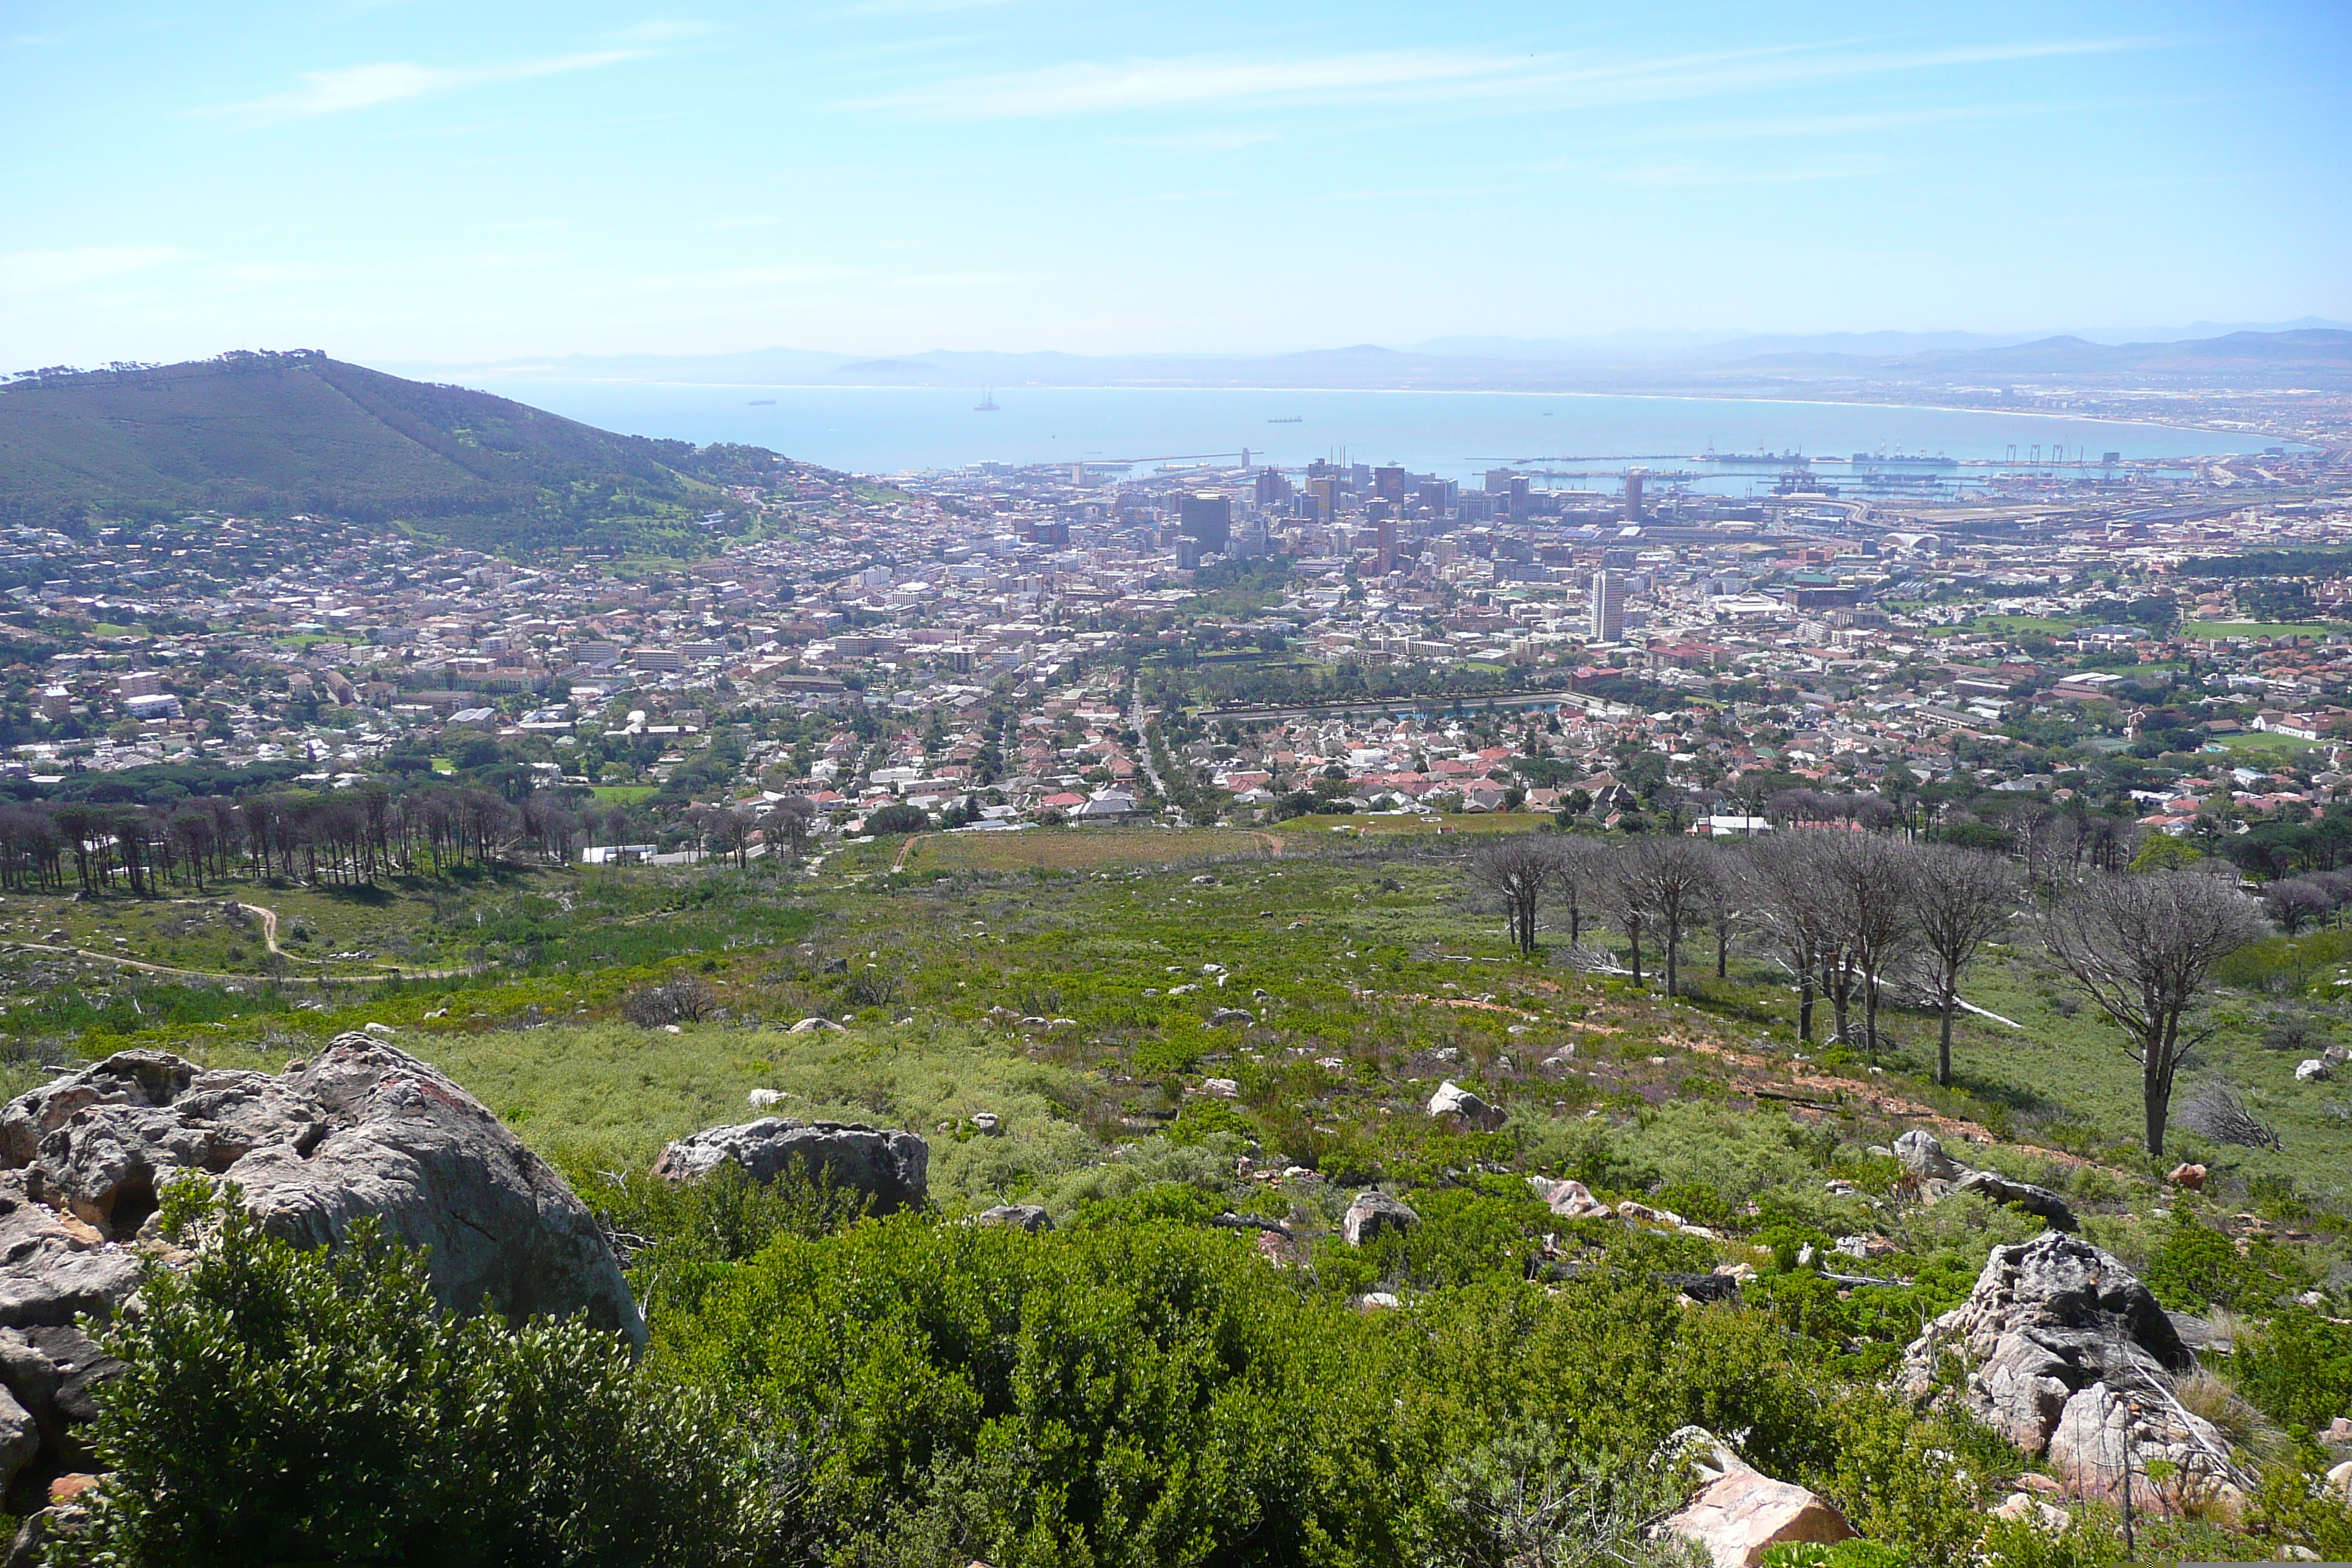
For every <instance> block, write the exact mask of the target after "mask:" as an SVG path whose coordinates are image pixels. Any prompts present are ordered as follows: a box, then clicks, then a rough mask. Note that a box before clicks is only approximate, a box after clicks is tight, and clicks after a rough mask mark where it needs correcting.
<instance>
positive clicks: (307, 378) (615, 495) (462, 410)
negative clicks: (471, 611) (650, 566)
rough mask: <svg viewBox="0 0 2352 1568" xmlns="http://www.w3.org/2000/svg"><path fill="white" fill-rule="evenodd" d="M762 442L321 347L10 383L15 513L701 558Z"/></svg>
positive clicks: (10, 506)
mask: <svg viewBox="0 0 2352 1568" xmlns="http://www.w3.org/2000/svg"><path fill="white" fill-rule="evenodd" d="M781 462H782V459H780V458H778V457H777V456H776V455H775V454H774V453H772V452H770V451H767V450H765V449H764V448H761V447H732V446H714V447H696V446H694V445H693V444H692V443H691V442H687V441H666V440H655V439H650V438H648V437H642V436H618V435H614V434H613V433H612V432H610V431H605V430H599V429H597V428H595V427H594V426H589V425H583V424H580V423H578V422H576V421H574V420H570V419H565V418H562V417H560V416H556V415H553V414H549V413H546V412H544V411H542V410H540V409H536V408H532V407H530V406H528V405H524V404H520V403H515V402H511V401H509V400H508V399H506V398H503V397H497V396H493V395H490V394H488V393H485V392H474V391H469V390H467V389H466V388H464V387H457V386H444V385H436V384H430V383H425V382H416V381H406V380H403V379H402V378H401V377H399V376H395V375H386V374H383V373H382V372H380V371H373V370H369V369H366V368H364V367H363V366H361V365H356V364H348V363H344V362H342V361H341V360H336V359H331V358H329V357H328V356H327V355H325V354H323V353H318V352H316V351H314V350H304V351H296V352H291V353H228V354H223V355H222V356H220V357H219V358H217V359H209V360H199V361H194V362H190V363H184V364H171V365H137V364H123V365H115V366H111V367H109V368H107V369H104V370H94V371H73V370H48V371H36V372H32V373H29V374H25V375H21V376H18V377H16V378H14V379H13V380H11V381H9V382H7V383H6V384H0V520H5V521H11V522H15V523H18V524H25V523H38V524H43V525H47V526H58V525H60V524H70V523H71V522H73V521H76V520H79V519H84V518H88V517H91V516H93V515H97V516H120V517H142V516H147V517H152V516H161V515H170V514H172V513H175V512H181V511H186V510H195V509H208V510H222V511H230V512H236V513H239V514H241V515H247V516H256V517H278V518H284V517H291V516H297V515H301V514H306V513H317V514H321V515H328V516H333V517H339V518H345V519H349V520H352V521H362V522H382V523H385V524H399V525H405V526H407V527H410V528H412V529H414V530H415V531H418V532H422V533H427V534H432V535H436V536H438V537H441V538H445V539H448V540H451V541H453V542H460V543H466V544H471V545H474V546H476V547H478V548H484V549H498V550H506V551H520V552H530V551H535V550H541V549H546V548H550V547H552V546H556V545H565V544H570V545H585V546H589V547H592V548H604V549H615V550H622V551H633V550H649V551H657V552H663V553H670V554H691V553H698V552H699V549H700V545H699V541H700V539H701V538H702V536H703V530H702V529H701V528H700V526H699V525H700V523H701V521H702V520H703V518H704V516H705V515H706V514H707V513H709V512H711V511H714V510H720V511H723V510H730V509H731V508H732V505H733V503H732V501H731V500H730V497H729V495H728V493H727V492H726V490H725V489H723V488H722V487H724V486H726V485H729V484H733V483H743V482H749V481H752V480H757V479H772V478H773V477H774V474H775V471H776V468H777V467H778V465H779V464H780V463H781Z"/></svg>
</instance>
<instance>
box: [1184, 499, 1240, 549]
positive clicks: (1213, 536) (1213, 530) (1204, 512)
mask: <svg viewBox="0 0 2352 1568" xmlns="http://www.w3.org/2000/svg"><path fill="white" fill-rule="evenodd" d="M1233 528H1234V503H1233V502H1232V501H1231V500H1227V499H1226V498H1225V497H1223V496H1218V495H1208V494H1205V493H1204V494H1200V495H1189V496H1186V497H1185V498H1184V499H1183V503H1182V507H1181V512H1180V516H1179V521H1178V522H1177V531H1179V532H1181V533H1184V534H1188V535H1190V536H1191V537H1192V538H1193V539H1196V540H1198V541H1200V543H1201V553H1202V554H1203V555H1210V554H1222V553H1223V552H1224V549H1225V546H1226V544H1227V543H1228V542H1230V541H1231V540H1232V538H1233Z"/></svg>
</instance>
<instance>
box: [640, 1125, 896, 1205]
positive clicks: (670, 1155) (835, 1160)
mask: <svg viewBox="0 0 2352 1568" xmlns="http://www.w3.org/2000/svg"><path fill="white" fill-rule="evenodd" d="M730 1160H731V1161H733V1162H734V1163H736V1164H738V1165H740V1166H741V1167H742V1168H743V1171H744V1173H746V1174H748V1175H749V1176H750V1177H751V1179H752V1180H753V1181H755V1182H772V1181H773V1180H775V1179H776V1177H777V1176H778V1175H779V1174H780V1173H782V1172H783V1171H784V1170H785V1169H786V1168H787V1167H792V1166H796V1167H798V1168H799V1169H801V1170H803V1171H805V1172H807V1173H808V1174H809V1175H810V1176H811V1177H812V1178H814V1180H816V1181H817V1182H819V1183H821V1184H825V1185H828V1186H831V1187H833V1188H834V1189H835V1190H836V1191H840V1192H845V1193H857V1194H863V1195H865V1196H866V1197H868V1198H870V1199H872V1200H873V1204H872V1208H871V1210H870V1212H872V1213H874V1214H877V1215H882V1214H892V1213H895V1212H896V1211H898V1210H899V1209H903V1208H919V1207H920V1206H921V1205H922V1204H923V1202H924V1200H925V1199H926V1198H928V1197H929V1193H930V1162H931V1148H930V1145H929V1144H928V1143H926V1142H923V1141H922V1140H921V1139H920V1138H919V1137H917V1136H916V1135H915V1134H914V1133H912V1132H901V1131H894V1130H887V1129H884V1128H879V1127H865V1126H860V1125H857V1124H856V1123H853V1122H845V1121H792V1120H791V1119H789V1118H787V1117H781V1116H770V1117H764V1118H762V1119H761V1120H760V1121H747V1122H744V1123H743V1124H741V1125H740V1126H736V1127H709V1128H705V1129H704V1130H703V1131H699V1132H697V1133H696V1134H694V1136H692V1137H691V1138H680V1139H678V1140H677V1142H673V1143H671V1144H670V1145H669V1146H668V1147H667V1148H665V1149H664V1150H663V1151H662V1152H661V1158H660V1159H659V1160H657V1161H656V1162H655V1164H654V1174H656V1176H660V1177H663V1178H664V1179H666V1180H668V1181H673V1182H690V1181H693V1180H695V1179H697V1178H698V1177H701V1176H707V1175H709V1173H711V1172H713V1171H715V1170H717V1169H718V1168H719V1166H720V1165H721V1164H724V1163H727V1162H728V1161H730Z"/></svg>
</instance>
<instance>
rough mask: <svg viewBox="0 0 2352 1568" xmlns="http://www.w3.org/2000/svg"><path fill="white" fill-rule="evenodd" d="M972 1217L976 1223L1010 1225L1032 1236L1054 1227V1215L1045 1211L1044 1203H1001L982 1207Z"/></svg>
mask: <svg viewBox="0 0 2352 1568" xmlns="http://www.w3.org/2000/svg"><path fill="white" fill-rule="evenodd" d="M971 1217H972V1223H973V1224H975V1225H1002V1226H1011V1227H1012V1228H1013V1229H1014V1230H1025V1231H1027V1232H1029V1234H1030V1235H1032V1236H1035V1235H1037V1234H1038V1233H1040V1232H1042V1231H1048V1230H1051V1229H1053V1228H1054V1216H1053V1215H1050V1214H1047V1213H1046V1212H1045V1205H1042V1204H999V1205H996V1206H995V1207H994V1208H991V1209H982V1210H981V1211H980V1212H979V1213H978V1214H976V1215H972V1216H971Z"/></svg>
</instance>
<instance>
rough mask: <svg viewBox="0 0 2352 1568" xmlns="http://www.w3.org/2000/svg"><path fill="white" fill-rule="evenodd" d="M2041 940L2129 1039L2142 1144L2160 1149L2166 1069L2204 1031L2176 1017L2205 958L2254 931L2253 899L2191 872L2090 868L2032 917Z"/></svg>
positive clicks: (2238, 944) (2191, 1002)
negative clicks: (2136, 1071) (2187, 1030)
mask: <svg viewBox="0 0 2352 1568" xmlns="http://www.w3.org/2000/svg"><path fill="white" fill-rule="evenodd" d="M2262 933H2263V918H2262V915H2261V913H2260V912H2259V911H2258V910H2256V908H2255V906H2254V903H2253V900H2251V899H2248V898H2247V897H2246V896H2245V895H2244V894H2242V893H2241V892H2239V891H2238V890H2237V889H2236V888H2234V887H2232V886H2231V885H2230V884H2229V883H2228V882H2227V881H2225V880H2223V879H2221V878H2217V877H2211V876H2206V875H2202V874H2200V873H2197V872H2193V871H2156V872H2147V873H2144V874H2134V873H2124V874H2109V875H2106V876H2094V877H2092V878H2090V879H2088V880H2086V881H2084V883H2083V884H2082V885H2081V886H2079V887H2077V888H2076V889H2074V891H2073V892H2072V893H2070V894H2069V895H2068V896H2066V897H2065V898H2063V899H2062V900H2059V901H2058V902H2057V903H2056V904H2054V905H2053V906H2052V907H2051V909H2050V910H2048V911H2047V912H2045V913H2044V914H2043V916H2042V940H2043V941H2044V942H2047V943H2048V945H2049V948H2050V952H2051V956H2053V958H2055V959H2056V960H2057V961H2058V963H2059V966H2060V967H2061V968H2063V969H2064V970H2065V971H2066V973H2067V974H2068V976H2069V977H2071V978H2072V979H2073V980H2074V984H2075V985H2076V986H2078V987H2079V988H2081V990H2082V992H2083V994H2084V995H2085V996H2087V997H2089V998H2090V999H2091V1000H2092V1001H2093V1002H2095V1003H2096V1004H2097V1005H2098V1006H2099V1010H2100V1011H2101V1012H2103V1013H2105V1014H2106V1016H2108V1017H2109V1018H2110V1019H2112V1020H2113V1021H2114V1022H2115V1025H2116V1027H2117V1028H2119V1029H2121V1030H2122V1031H2123V1032H2124V1035H2125V1037H2126V1039H2127V1040H2128V1041H2129V1044H2128V1045H2127V1046H2126V1049H2127V1050H2128V1051H2129V1052H2130V1053H2131V1055H2132V1058H2133V1059H2134V1060H2136V1061H2137V1062H2138V1063H2139V1064H2140V1101H2141V1105H2142V1108H2143V1110H2145V1112H2146V1116H2147V1151H2148V1152H2149V1153H2151V1154H2161V1153H2163V1152H2164V1127H2165V1121H2166V1120H2167V1118H2168V1116H2169V1115H2170V1113H2171V1109H2172V1080H2173V1075H2174V1074H2175V1073H2177V1072H2178V1071H2179V1068H2180V1062H2181V1058H2184V1057H2186V1056H2188V1054H2189V1051H2190V1050H2192V1049H2193V1048H2195V1047H2196V1046H2197V1045H2198V1044H2199V1043H2200V1042H2201V1041H2202V1040H2203V1039H2204V1037H2205V1034H2206V1033H2210V1031H2205V1032H2200V1033H2198V1034H2195V1035H2184V1034H2183V1032H2182V1024H2181V1020H2182V1019H2183V1017H2184V1016H2187V1014H2188V1013H2189V1010H2190V1009H2191V1008H2193V1007H2194V1006H2195V1005H2197V1002H2198V1000H2199V998H2200V995H2201V994H2202V992H2203V990H2204V986H2205V980H2206V977H2207V976H2208V975H2210V973H2212V971H2213V966H2214V965H2215V964H2217V963H2220V962H2221V960H2222V959H2224V958H2226V957H2228V956H2229V955H2230V954H2231V953H2232V952H2236V951H2237V950H2238V949H2239V948H2242V947H2243V946H2245V944H2246V943H2248V942H2252V941H2253V940H2254V939H2255V938H2256V937H2259V936H2260V935H2262Z"/></svg>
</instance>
